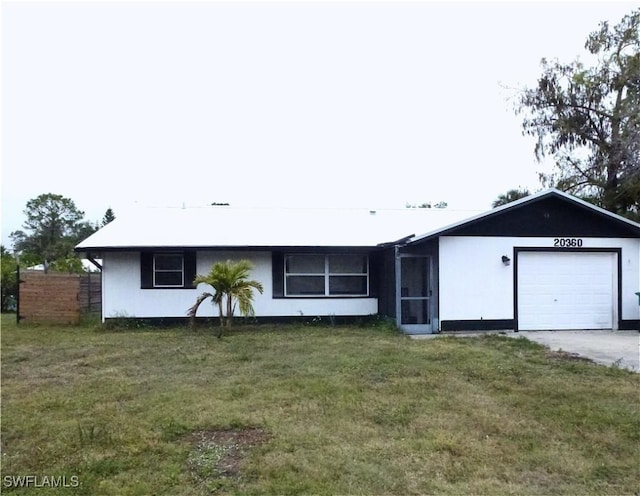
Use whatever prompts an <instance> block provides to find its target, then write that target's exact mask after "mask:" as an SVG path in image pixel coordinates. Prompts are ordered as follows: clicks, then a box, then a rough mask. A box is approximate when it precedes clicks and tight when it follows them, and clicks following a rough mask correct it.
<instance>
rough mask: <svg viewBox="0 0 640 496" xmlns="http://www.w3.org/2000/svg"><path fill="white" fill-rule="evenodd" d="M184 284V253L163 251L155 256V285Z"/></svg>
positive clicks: (170, 285) (171, 285)
mask: <svg viewBox="0 0 640 496" xmlns="http://www.w3.org/2000/svg"><path fill="white" fill-rule="evenodd" d="M183 286H184V258H183V256H182V253H162V254H155V255H154V256H153V287H155V288H181V287H183Z"/></svg>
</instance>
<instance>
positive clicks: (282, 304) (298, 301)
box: [102, 251, 378, 318]
mask: <svg viewBox="0 0 640 496" xmlns="http://www.w3.org/2000/svg"><path fill="white" fill-rule="evenodd" d="M241 258H244V259H248V260H250V261H251V262H252V263H253V264H254V269H253V271H252V272H251V278H252V279H255V280H258V281H260V282H261V283H262V284H263V286H264V293H263V294H259V293H258V292H254V298H255V299H254V305H253V306H254V309H255V312H256V316H259V317H281V316H310V317H314V316H326V315H336V316H340V315H372V314H376V313H377V312H378V300H377V298H323V299H313V298H295V299H294V298H278V299H273V298H272V295H273V292H272V290H273V286H272V275H271V253H270V252H241V253H238V252H208V251H200V252H198V253H197V257H196V259H197V262H196V263H197V267H196V272H197V273H198V274H206V273H208V272H209V269H210V268H211V266H212V265H213V264H214V263H215V262H216V261H221V260H227V259H231V260H238V259H241ZM102 280H103V292H102V295H103V297H102V306H103V312H102V314H103V318H113V317H138V318H151V317H185V316H186V312H187V310H188V308H189V307H191V305H193V303H194V302H195V300H196V298H197V297H198V295H200V294H201V293H202V292H204V291H210V290H211V288H208V289H207V286H204V285H200V286H199V287H198V288H197V289H141V288H140V254H139V253H138V252H111V253H106V254H105V256H104V259H103V279H102ZM217 315H218V312H217V309H216V308H215V307H214V306H213V305H211V304H210V303H209V302H205V303H203V304H202V305H201V306H200V309H199V310H198V316H202V317H209V316H217Z"/></svg>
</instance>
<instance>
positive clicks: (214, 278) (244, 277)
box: [187, 260, 264, 337]
mask: <svg viewBox="0 0 640 496" xmlns="http://www.w3.org/2000/svg"><path fill="white" fill-rule="evenodd" d="M252 269H253V265H252V264H251V262H249V261H248V260H238V261H237V262H234V261H232V260H227V261H225V262H217V263H215V264H214V265H213V266H212V267H211V270H210V271H209V273H208V274H207V275H198V276H196V278H195V280H194V284H196V285H197V284H207V285H209V286H211V287H212V288H213V292H208V291H206V292H204V293H202V294H201V295H200V296H198V299H197V300H196V302H195V304H194V305H193V306H192V307H191V308H189V310H188V311H187V316H188V317H189V320H190V323H191V327H193V326H194V324H195V317H196V312H197V311H198V308H199V307H200V305H201V304H202V302H204V301H205V300H207V299H211V302H212V303H213V304H214V305H216V306H217V307H218V315H219V317H220V328H219V330H218V337H221V336H222V330H223V328H224V327H231V326H232V325H233V314H234V311H235V308H236V305H237V307H238V311H239V312H240V314H241V315H244V316H246V317H252V316H253V315H255V312H254V309H253V290H254V289H255V290H256V291H258V292H259V293H260V294H262V292H263V291H264V288H263V286H262V283H261V282H259V281H256V280H250V279H249V275H250V273H251V270H252Z"/></svg>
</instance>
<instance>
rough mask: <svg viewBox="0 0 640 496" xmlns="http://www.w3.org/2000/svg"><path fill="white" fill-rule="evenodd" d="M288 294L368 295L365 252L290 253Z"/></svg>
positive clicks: (287, 278) (286, 281)
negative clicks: (363, 253)
mask: <svg viewBox="0 0 640 496" xmlns="http://www.w3.org/2000/svg"><path fill="white" fill-rule="evenodd" d="M284 269H285V270H284V272H285V274H284V275H285V296H309V297H312V296H367V295H368V294H369V259H368V257H367V256H366V255H351V254H343V255H337V254H336V255H306V254H305V255H288V256H286V257H285V267H284Z"/></svg>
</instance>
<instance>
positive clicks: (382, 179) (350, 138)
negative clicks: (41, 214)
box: [2, 1, 636, 244]
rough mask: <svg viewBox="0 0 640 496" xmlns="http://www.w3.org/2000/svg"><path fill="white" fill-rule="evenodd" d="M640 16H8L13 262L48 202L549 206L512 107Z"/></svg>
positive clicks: (161, 6)
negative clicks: (552, 72)
mask: <svg viewBox="0 0 640 496" xmlns="http://www.w3.org/2000/svg"><path fill="white" fill-rule="evenodd" d="M635 5H636V4H634V3H632V2H620V3H615V2H606V3H605V2H602V3H597V2H569V3H555V2H544V3H541V2H535V3H521V2H516V3H506V2H500V3H483V2H473V3H460V2H453V3H446V4H445V3H433V2H409V3H395V2H394V3H391V2H389V3H385V2H364V1H358V2H351V3H347V2H319V3H311V2H304V1H303V2H280V3H270V2H266V1H262V2H258V3H249V2H234V3H221V2H205V1H200V2H195V3H172V2H151V1H145V2H140V3H132V2H107V3H97V2H89V3H81V2H70V3H69V2H67V3H58V2H51V1H48V2H44V3H35V2H34V3H32V2H24V1H20V2H12V1H4V2H3V3H2V242H3V243H4V244H7V243H8V234H9V233H10V232H11V231H14V230H16V229H19V228H20V226H21V224H22V222H23V221H24V216H23V214H22V211H23V210H24V207H25V204H26V202H27V201H28V200H29V199H31V198H34V197H36V196H38V195H40V194H42V193H49V192H51V193H58V194H62V195H64V196H67V197H69V198H71V199H72V200H74V201H75V203H76V205H77V206H78V208H80V209H81V210H84V211H85V212H86V218H87V220H92V221H97V220H99V219H100V218H101V217H102V216H103V214H104V212H105V210H106V209H107V208H108V207H112V208H113V209H114V210H115V213H116V216H118V215H119V214H120V215H124V214H126V212H127V210H129V209H130V208H132V207H133V206H135V205H142V206H144V205H156V206H157V205H161V206H180V205H182V204H183V203H185V204H186V205H207V204H209V203H211V202H214V201H215V202H230V203H231V204H232V205H236V206H256V205H269V206H291V207H310V206H345V207H359V206H361V207H366V208H371V207H377V208H383V207H389V208H396V207H397V208H403V207H404V206H405V204H406V203H407V202H410V203H421V202H423V201H433V202H437V201H440V200H444V201H446V202H448V204H449V208H453V209H488V208H490V204H491V201H492V200H493V199H495V198H496V197H497V196H498V195H499V194H500V193H503V192H504V191H506V190H508V189H510V188H514V187H518V186H525V187H529V188H530V189H532V190H536V189H539V187H540V185H539V183H538V180H537V172H538V171H540V170H541V166H540V165H539V164H536V162H535V160H534V156H533V141H532V140H531V139H530V138H525V137H522V135H521V131H520V129H521V128H520V121H519V119H518V117H517V116H515V114H514V112H513V105H512V102H510V101H508V98H509V96H512V94H513V92H512V91H509V90H507V89H505V88H504V87H505V86H506V87H511V88H517V87H522V86H526V85H528V86H531V85H534V84H535V81H536V77H537V76H538V75H539V73H540V65H539V62H540V59H541V58H542V57H547V58H553V57H558V58H559V59H561V60H564V61H571V60H573V59H575V58H576V57H577V56H579V55H583V56H584V55H585V52H584V49H583V45H584V41H585V39H586V36H587V35H588V34H589V33H590V32H591V31H593V30H595V29H596V28H597V26H598V23H599V22H600V21H603V20H607V19H608V20H610V21H611V22H612V23H614V24H615V23H617V22H618V21H619V20H620V19H621V18H622V17H623V16H624V15H625V14H627V13H629V12H630V11H631V10H632V9H633V8H634V6H635Z"/></svg>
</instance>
